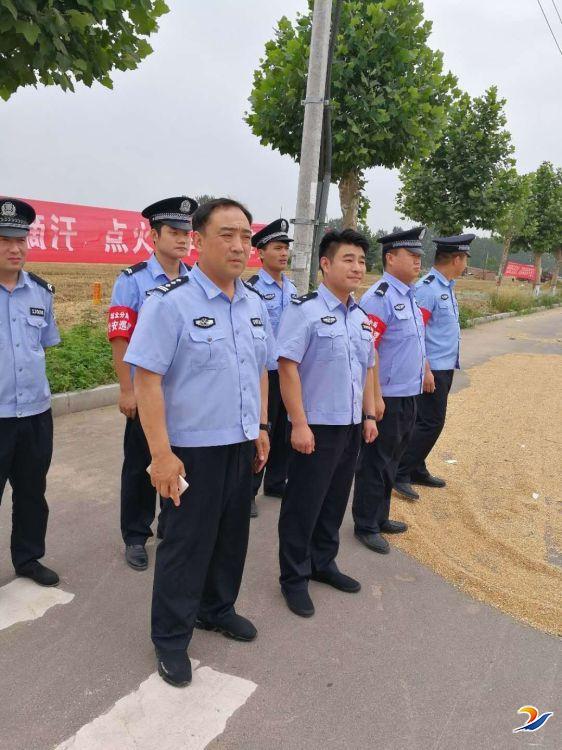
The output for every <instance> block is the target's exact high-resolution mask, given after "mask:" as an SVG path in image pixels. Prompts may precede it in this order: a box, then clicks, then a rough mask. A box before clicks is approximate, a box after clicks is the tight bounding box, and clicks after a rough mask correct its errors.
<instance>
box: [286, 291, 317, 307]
mask: <svg viewBox="0 0 562 750" xmlns="http://www.w3.org/2000/svg"><path fill="white" fill-rule="evenodd" d="M315 297H318V292H309V293H308V294H303V295H302V297H295V299H292V300H291V302H292V303H293V305H302V303H303V302H308V300H311V299H314V298H315Z"/></svg>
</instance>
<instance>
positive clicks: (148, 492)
mask: <svg viewBox="0 0 562 750" xmlns="http://www.w3.org/2000/svg"><path fill="white" fill-rule="evenodd" d="M196 208H197V203H196V201H194V200H193V199H192V198H188V197H186V196H184V195H182V196H179V197H177V198H166V199H164V200H161V201H158V202H157V203H153V204H152V205H150V206H148V207H147V208H145V209H144V211H143V212H142V215H143V216H144V217H145V218H146V219H148V221H149V222H150V236H151V239H152V242H153V244H154V248H155V250H154V253H153V254H152V255H151V256H150V258H149V259H148V260H143V261H141V262H140V263H136V264H135V265H134V266H130V267H129V268H125V270H124V271H122V272H121V273H120V274H119V276H118V277H117V280H116V281H115V285H114V287H113V293H112V295H111V303H110V307H109V314H108V321H107V335H108V338H109V341H110V343H111V349H112V352H113V363H114V367H115V372H116V373H117V377H118V379H119V388H120V393H119V410H120V411H121V413H122V414H124V415H125V417H126V418H127V422H126V425H125V437H124V441H123V449H124V460H123V468H122V470H121V534H122V536H123V541H124V542H125V560H126V561H127V564H128V565H129V566H130V567H131V568H133V570H145V569H146V568H147V567H148V555H147V552H146V549H145V544H146V540H147V539H148V538H149V537H151V536H152V531H151V530H150V526H151V524H152V522H153V521H154V513H155V509H156V493H155V490H154V487H153V486H152V484H151V481H150V477H149V476H148V474H147V473H146V467H147V466H148V465H149V463H150V451H149V450H148V445H147V443H146V438H145V436H144V432H143V429H142V426H141V423H140V419H139V416H138V414H137V402H136V398H135V394H134V390H133V370H134V368H132V367H130V365H128V364H127V363H126V362H125V361H124V356H125V353H126V351H127V347H128V345H129V341H130V339H131V336H132V334H133V331H134V329H135V326H136V323H137V317H138V314H139V310H140V308H141V307H142V305H143V303H144V302H145V301H146V299H147V297H148V294H149V293H150V291H151V290H152V289H154V287H156V286H158V285H159V284H165V283H166V282H168V281H172V280H174V279H177V278H181V277H182V276H186V275H187V273H188V270H189V266H186V265H185V264H184V263H183V262H182V260H181V259H182V258H183V257H185V255H186V254H187V253H188V252H189V243H190V233H191V216H192V214H193V212H194V211H195V209H196ZM158 535H159V536H161V535H162V529H160V527H159V529H158Z"/></svg>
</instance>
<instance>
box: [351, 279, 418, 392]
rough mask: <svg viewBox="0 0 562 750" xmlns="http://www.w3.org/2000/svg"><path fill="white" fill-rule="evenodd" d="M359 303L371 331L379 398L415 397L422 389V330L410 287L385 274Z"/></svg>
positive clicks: (412, 289)
mask: <svg viewBox="0 0 562 750" xmlns="http://www.w3.org/2000/svg"><path fill="white" fill-rule="evenodd" d="M360 304H361V307H362V308H363V310H365V312H366V313H367V315H368V316H369V320H370V321H371V326H372V329H373V336H374V339H375V346H376V348H377V354H378V356H379V380H380V385H381V391H382V395H383V396H416V395H418V394H419V393H421V392H422V390H423V376H424V370H425V331H424V324H423V317H422V314H421V311H420V309H419V307H418V305H417V303H416V300H415V297H414V288H413V285H412V286H408V284H404V283H403V282H402V281H400V280H399V279H397V278H396V277H395V276H392V274H389V273H386V272H385V273H384V274H383V275H382V278H381V279H379V281H377V282H376V283H375V284H373V286H372V287H371V288H370V289H368V290H367V291H366V292H365V294H364V295H363V297H362V298H361V302H360Z"/></svg>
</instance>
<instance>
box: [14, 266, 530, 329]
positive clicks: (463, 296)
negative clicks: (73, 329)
mask: <svg viewBox="0 0 562 750" xmlns="http://www.w3.org/2000/svg"><path fill="white" fill-rule="evenodd" d="M124 267H125V264H123V266H120V265H114V264H109V263H90V264H89V263H29V264H27V266H26V268H28V270H30V271H34V272H35V273H37V274H38V275H39V276H42V277H43V278H45V279H47V280H48V281H50V282H51V283H52V284H54V285H55V287H56V312H57V320H58V322H59V324H60V326H61V327H62V328H67V327H69V326H71V325H74V324H75V323H80V322H84V321H87V322H90V321H91V322H96V321H102V320H104V318H105V314H106V312H107V306H108V304H109V300H110V298H111V289H112V287H113V283H114V281H115V277H116V276H117V274H118V273H119V272H120V270H121V268H124ZM255 272H256V269H255V268H251V269H247V270H246V272H245V274H244V277H245V278H248V277H249V276H251V275H252V274H254V273H255ZM378 278H379V276H378V274H367V277H366V280H365V284H364V285H363V286H362V287H361V289H360V290H359V295H358V297H359V296H361V294H363V292H364V291H365V290H366V289H368V288H369V287H370V286H371V284H373V283H374V282H375V281H376V280H377V279H378ZM96 281H97V282H100V283H101V285H102V302H101V305H92V285H93V284H94V282H96ZM495 288H496V287H495V282H493V281H483V280H482V279H476V278H474V277H467V278H464V279H460V281H459V282H458V285H457V296H458V298H459V300H460V302H461V303H462V304H464V305H467V306H469V307H471V308H473V309H475V310H477V311H478V312H479V313H482V314H485V313H486V311H487V309H488V299H489V295H490V293H491V292H493V291H494V290H495ZM503 288H504V289H505V290H506V292H509V293H513V292H514V291H516V292H517V293H519V294H522V295H525V296H528V297H529V298H530V295H531V287H530V285H529V284H526V283H524V282H511V281H509V280H506V281H505V282H504V285H503Z"/></svg>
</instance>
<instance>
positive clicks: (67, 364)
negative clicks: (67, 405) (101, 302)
mask: <svg viewBox="0 0 562 750" xmlns="http://www.w3.org/2000/svg"><path fill="white" fill-rule="evenodd" d="M61 338H62V341H61V343H60V344H59V346H55V347H51V348H50V349H47V352H46V359H47V377H48V379H49V383H50V384H51V391H52V392H53V393H62V392H64V391H79V390H83V389H85V388H94V387H95V386H98V385H105V384H107V383H114V382H115V381H116V376H115V371H114V369H113V361H112V358H111V347H110V345H109V342H108V341H107V334H106V328H105V326H100V325H97V326H91V325H89V324H88V323H80V324H79V325H75V326H73V327H72V328H69V329H68V330H66V331H61Z"/></svg>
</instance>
